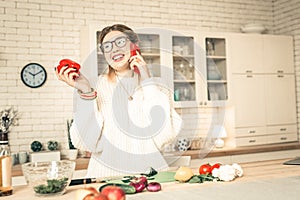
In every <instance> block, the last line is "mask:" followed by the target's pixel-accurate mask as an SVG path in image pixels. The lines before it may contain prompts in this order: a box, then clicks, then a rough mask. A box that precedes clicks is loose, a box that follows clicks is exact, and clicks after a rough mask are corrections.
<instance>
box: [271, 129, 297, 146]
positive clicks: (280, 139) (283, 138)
mask: <svg viewBox="0 0 300 200" xmlns="http://www.w3.org/2000/svg"><path fill="white" fill-rule="evenodd" d="M268 137H269V139H268V144H272V143H284V142H293V141H298V134H297V133H296V132H295V133H287V134H278V135H270V136H268Z"/></svg>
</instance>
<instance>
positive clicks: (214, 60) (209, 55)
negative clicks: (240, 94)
mask: <svg viewBox="0 0 300 200" xmlns="http://www.w3.org/2000/svg"><path fill="white" fill-rule="evenodd" d="M201 38H202V45H203V49H204V50H205V60H204V63H203V65H202V66H203V67H204V68H205V74H206V76H205V77H206V95H205V96H206V99H207V104H208V105H211V104H213V105H215V106H222V105H224V102H226V101H227V100H228V89H227V87H228V84H227V82H228V80H227V73H228V72H227V71H228V70H227V68H228V64H227V38H226V37H225V36H220V35H209V34H204V35H202V37H201Z"/></svg>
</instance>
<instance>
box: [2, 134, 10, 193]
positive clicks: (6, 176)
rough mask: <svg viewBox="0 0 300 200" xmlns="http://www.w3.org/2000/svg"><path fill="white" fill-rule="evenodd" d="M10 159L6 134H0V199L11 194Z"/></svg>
mask: <svg viewBox="0 0 300 200" xmlns="http://www.w3.org/2000/svg"><path fill="white" fill-rule="evenodd" d="M11 172H12V158H11V154H10V148H9V145H8V136H7V133H0V197H1V196H8V195H12V194H13V188H12V173H11Z"/></svg>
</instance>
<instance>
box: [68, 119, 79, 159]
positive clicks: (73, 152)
mask: <svg viewBox="0 0 300 200" xmlns="http://www.w3.org/2000/svg"><path fill="white" fill-rule="evenodd" d="M72 123H73V119H71V120H67V131H68V144H69V151H68V152H69V153H68V154H69V155H68V158H69V159H70V160H75V159H76V158H77V154H78V149H76V147H75V146H74V145H73V143H72V140H71V133H70V128H71V126H72Z"/></svg>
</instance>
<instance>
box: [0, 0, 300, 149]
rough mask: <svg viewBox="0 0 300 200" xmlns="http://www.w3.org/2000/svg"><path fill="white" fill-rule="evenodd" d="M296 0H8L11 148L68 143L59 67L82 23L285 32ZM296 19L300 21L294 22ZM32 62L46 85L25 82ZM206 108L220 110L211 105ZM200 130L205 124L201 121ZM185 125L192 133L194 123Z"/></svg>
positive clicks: (68, 101)
mask: <svg viewBox="0 0 300 200" xmlns="http://www.w3.org/2000/svg"><path fill="white" fill-rule="evenodd" d="M281 2H282V3H281ZM296 2H297V0H293V1H290V3H289V1H288V2H286V1H285V0H282V1H275V2H274V3H273V0H265V1H261V0H248V1H241V0H149V1H145V0H135V1H132V2H129V1H127V2H124V1H123V0H114V1H109V0H65V1H61V0H51V1H50V0H26V1H24V0H14V1H11V0H2V1H1V4H0V18H1V20H0V26H1V29H0V44H1V45H0V85H1V87H0V109H3V108H6V107H8V106H10V105H13V106H15V107H16V108H17V109H18V110H19V112H20V113H21V114H22V116H21V120H20V124H19V126H18V127H14V128H12V129H11V133H10V144H11V147H12V151H20V150H27V151H28V150H29V144H30V143H31V142H32V141H33V140H35V139H38V140H40V141H41V142H42V143H44V144H45V143H46V142H47V141H48V140H50V139H56V140H58V142H59V143H60V144H61V147H62V148H66V147H67V144H66V142H67V138H66V120H67V119H69V118H71V117H72V92H73V90H72V89H71V88H68V87H67V86H66V85H65V84H63V83H61V82H59V81H57V79H56V77H55V76H54V73H53V72H54V71H53V68H54V66H56V65H57V63H58V61H59V60H60V59H62V58H65V57H67V58H70V59H74V60H79V58H80V28H81V26H82V25H88V24H101V25H111V24H113V23H125V24H127V25H128V26H134V27H146V26H157V27H164V28H171V29H172V28H173V29H176V30H183V29H191V30H197V29H208V30H214V31H231V32H239V27H240V26H241V25H242V24H246V23H249V22H258V23H263V24H265V25H266V26H267V28H268V29H269V32H270V33H272V32H273V30H274V31H275V32H276V33H284V31H282V30H286V29H285V28H286V27H289V26H290V25H291V22H290V20H289V19H291V18H293V16H292V15H289V18H287V19H284V18H285V17H286V15H288V14H289V12H287V13H286V12H285V10H286V8H285V6H286V5H287V6H289V9H290V10H293V9H295V7H296V6H295V5H296ZM273 6H274V12H273ZM283 8H284V9H283ZM289 9H287V11H289ZM299 10H300V8H299V7H298V9H297V10H293V13H294V14H293V15H295V16H294V19H295V20H296V19H297V18H296V15H297V16H298V18H299V14H297V13H299ZM273 16H275V17H273ZM273 22H275V24H274V25H275V26H273ZM298 24H299V23H298ZM292 25H293V26H292V28H290V29H291V34H298V35H299V25H296V24H292ZM296 26H298V29H295V28H294V27H296ZM295 38H296V37H295ZM295 42H296V41H295ZM299 43H300V42H299V37H298V42H296V44H297V49H296V54H297V55H298V57H297V58H296V62H297V66H298V67H296V69H298V68H299V69H300V66H299V62H300V60H299V54H300V53H299V52H300V50H299V48H300V44H299ZM29 62H38V63H40V64H42V65H43V66H44V67H45V68H46V70H47V71H48V80H47V82H46V83H45V85H44V86H43V87H42V88H39V89H30V88H27V87H25V86H24V84H23V83H22V82H21V80H20V71H21V69H22V67H23V66H24V65H26V64H27V63H29ZM299 69H298V71H300V70H299ZM298 93H299V92H298ZM179 112H180V113H183V117H184V118H193V116H194V115H195V113H194V114H193V112H194V110H185V109H180V110H179ZM201 112H206V113H213V112H214V111H212V110H209V109H207V110H204V111H203V110H201ZM198 116H199V117H200V118H201V121H203V124H204V125H205V124H206V126H207V125H208V124H209V123H210V122H211V118H210V117H209V115H208V116H207V115H201V114H200V115H198ZM205 116H206V117H205ZM213 120H215V119H213ZM191 123H192V122H191ZM203 127H205V126H203ZM199 130H200V132H201V128H199ZM192 131H193V130H192ZM186 132H187V133H189V130H186Z"/></svg>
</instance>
